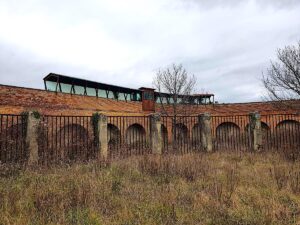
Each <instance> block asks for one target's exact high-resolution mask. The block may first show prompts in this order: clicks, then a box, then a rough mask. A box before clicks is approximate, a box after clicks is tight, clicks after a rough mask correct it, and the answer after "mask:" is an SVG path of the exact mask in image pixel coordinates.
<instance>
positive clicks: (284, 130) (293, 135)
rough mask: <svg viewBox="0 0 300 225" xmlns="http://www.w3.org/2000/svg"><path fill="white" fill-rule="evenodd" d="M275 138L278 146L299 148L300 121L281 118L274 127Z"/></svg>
mask: <svg viewBox="0 0 300 225" xmlns="http://www.w3.org/2000/svg"><path fill="white" fill-rule="evenodd" d="M275 138H276V140H275V141H276V142H277V143H278V144H277V145H278V147H279V148H285V149H292V150H300V123H299V122H298V121H296V120H283V121H281V122H280V123H278V124H277V126H276V128H275Z"/></svg>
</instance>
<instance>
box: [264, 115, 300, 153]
mask: <svg viewBox="0 0 300 225" xmlns="http://www.w3.org/2000/svg"><path fill="white" fill-rule="evenodd" d="M261 121H262V122H261V128H262V137H263V146H262V148H263V149H265V150H280V151H285V152H287V151H288V152H290V153H293V152H294V151H300V115H299V114H274V115H263V116H262V118H261Z"/></svg>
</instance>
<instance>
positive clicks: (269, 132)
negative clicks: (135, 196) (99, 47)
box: [0, 114, 300, 163]
mask: <svg viewBox="0 0 300 225" xmlns="http://www.w3.org/2000/svg"><path fill="white" fill-rule="evenodd" d="M107 120H108V121H107V139H108V153H109V157H110V158H118V157H127V156H130V155H140V154H148V153H151V152H152V150H151V146H150V138H151V126H150V122H151V121H150V117H149V116H108V117H107ZM161 124H162V126H161V134H162V140H163V142H162V144H163V153H164V154H171V153H183V154H184V153H189V152H194V151H196V152H199V151H202V150H203V149H202V143H201V130H202V127H201V124H200V123H199V118H198V116H176V117H167V116H163V117H162V118H161ZM26 127H27V116H26V115H7V114H2V115H0V162H1V163H9V162H12V163H13V162H20V161H25V160H26V159H27V157H28V152H27V149H26V141H25V139H26V129H27V128H26ZM261 128H262V140H263V142H262V146H261V149H262V150H278V151H284V152H288V153H289V154H290V152H292V153H294V152H295V151H296V152H298V153H300V116H299V115H297V114H274V115H262V116H261ZM211 131H212V140H213V150H215V151H221V150H235V151H246V150H249V149H250V148H251V144H252V141H251V136H250V116H249V115H235V116H212V117H211ZM96 132H97V131H96V130H95V126H94V124H93V117H91V116H42V117H41V119H40V124H39V127H38V154H39V159H40V161H41V162H51V161H68V160H89V159H93V158H96V157H97V155H98V154H99V153H98V152H99V144H100V143H99V141H98V140H99V139H98V135H95V134H96Z"/></svg>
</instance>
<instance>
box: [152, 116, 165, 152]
mask: <svg viewBox="0 0 300 225" xmlns="http://www.w3.org/2000/svg"><path fill="white" fill-rule="evenodd" d="M150 129H151V137H150V143H151V148H152V153H153V154H159V155H160V154H162V147H163V143H162V141H163V140H162V133H161V116H160V114H158V113H153V114H151V115H150Z"/></svg>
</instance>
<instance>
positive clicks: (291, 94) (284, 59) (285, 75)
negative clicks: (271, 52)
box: [262, 41, 300, 109]
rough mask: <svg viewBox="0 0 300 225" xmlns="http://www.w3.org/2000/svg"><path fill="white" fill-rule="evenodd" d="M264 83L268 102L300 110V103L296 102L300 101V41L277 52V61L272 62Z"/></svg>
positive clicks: (264, 75)
mask: <svg viewBox="0 0 300 225" xmlns="http://www.w3.org/2000/svg"><path fill="white" fill-rule="evenodd" d="M262 81H263V84H264V86H265V88H266V90H267V93H268V97H267V99H268V100H271V101H274V102H275V103H276V105H277V106H280V107H282V106H284V107H286V108H293V109H295V108H296V109H300V104H299V101H295V100H299V99H300V41H299V42H298V45H296V46H293V45H292V46H286V47H285V48H283V49H278V50H277V61H275V62H274V61H271V66H270V68H269V69H268V71H267V74H263V78H262ZM286 100H290V101H286ZM292 100H294V101H292Z"/></svg>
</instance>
